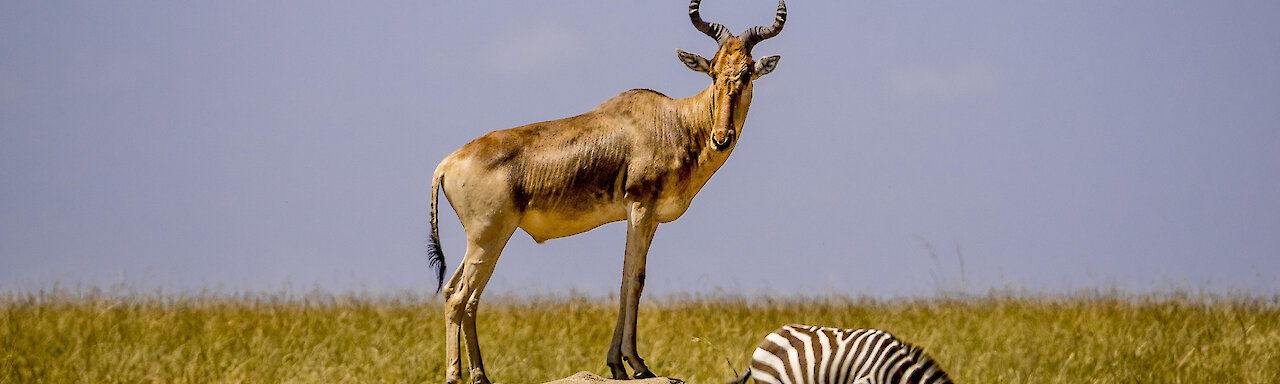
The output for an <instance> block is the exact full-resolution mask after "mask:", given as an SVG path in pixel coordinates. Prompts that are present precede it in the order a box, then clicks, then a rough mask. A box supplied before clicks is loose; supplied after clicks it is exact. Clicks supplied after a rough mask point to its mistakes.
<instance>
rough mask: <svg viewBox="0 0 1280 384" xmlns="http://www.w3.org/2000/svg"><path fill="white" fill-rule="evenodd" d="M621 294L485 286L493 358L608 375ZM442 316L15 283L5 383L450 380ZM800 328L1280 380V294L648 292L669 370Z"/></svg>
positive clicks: (648, 311)
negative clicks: (884, 296)
mask: <svg viewBox="0 0 1280 384" xmlns="http://www.w3.org/2000/svg"><path fill="white" fill-rule="evenodd" d="M616 305H617V304H616V303H615V302H614V301H612V300H609V299H607V298H587V297H581V296H562V297H521V298H512V297H497V296H495V297H490V298H487V299H486V301H485V302H484V303H483V304H482V306H481V312H480V318H479V327H480V330H481V344H482V346H483V347H484V348H485V349H484V352H485V355H484V358H485V364H486V367H487V368H488V370H489V372H490V374H491V375H492V376H493V378H495V379H497V380H498V381H499V382H504V383H510V384H525V383H541V382H544V381H549V380H553V379H557V378H561V377H566V376H569V375H571V374H573V373H575V372H578V371H583V370H588V371H592V372H595V373H597V374H601V375H606V374H607V372H608V369H607V368H606V367H605V365H604V355H605V351H606V350H607V349H608V346H609V339H610V336H611V335H612V333H611V332H612V327H613V324H614V321H615V316H616V312H615V311H616ZM442 315H443V311H442V305H441V303H440V302H439V300H438V299H437V298H436V297H432V296H422V295H416V294H407V293H406V294H400V295H382V296H378V295H328V294H318V293H316V294H301V295H299V294H277V293H261V294H179V295H173V294H124V295H122V294H110V293H102V292H100V291H92V290H91V291H90V292H89V293H68V292H56V293H7V294H5V293H0V381H3V382H12V383H38V382H50V383H63V382H84V383H112V382H126V383H135V382H165V383H184V382H200V383H204V382H214V383H218V382H252V383H260V382H307V383H329V382H360V383H366V382H368V383H381V382H394V383H400V382H440V381H441V380H442V379H443V369H444V363H443V353H444V343H443V340H442V339H443V336H444V320H443V318H442ZM788 323H807V324H819V325H829V326H839V327H849V328H855V327H871V328H880V329H885V330H888V331H890V332H893V333H894V334H896V335H898V336H899V337H901V338H903V339H905V340H907V341H910V342H912V343H915V344H918V345H921V346H923V347H925V349H926V350H927V351H928V352H929V353H931V354H932V355H933V356H934V357H935V358H936V359H937V360H938V361H939V362H941V364H942V365H943V367H945V368H946V369H947V370H948V371H949V373H950V374H951V375H952V377H953V378H954V379H956V381H957V382H960V383H1280V297H1256V296H1253V297H1246V296H1228V297H1222V296H1205V295H1191V294H1159V295H1146V296H1133V295H1123V294H1113V293H1082V294H1073V295H1059V296H1045V295H1035V294H1020V293H993V294H988V295H982V296H962V297H957V296H955V295H944V298H935V299H901V300H872V299H861V298H847V297H820V298H748V297H746V296H740V295H710V296H684V297H679V296H669V297H648V298H646V299H645V300H643V303H642V309H641V314H640V323H639V331H638V332H639V342H640V353H641V355H643V356H644V357H645V359H646V362H647V363H649V366H650V367H651V368H652V369H653V370H654V371H655V372H657V373H658V374H663V375H668V376H672V377H679V378H683V379H685V380H686V381H687V382H689V383H695V384H696V383H722V382H724V381H726V380H728V379H730V378H731V377H732V376H733V372H732V371H731V369H730V367H729V363H732V364H733V366H734V367H735V368H736V369H738V370H741V369H742V368H743V367H744V366H745V364H746V362H747V360H748V357H749V355H750V352H751V351H752V349H753V348H754V346H755V344H756V343H757V342H759V340H760V339H761V338H762V337H763V336H764V335H765V334H767V333H769V332H771V331H772V330H774V329H776V328H777V327H778V326H780V325H783V324H788ZM726 359H727V360H728V362H726Z"/></svg>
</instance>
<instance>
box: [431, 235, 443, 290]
mask: <svg viewBox="0 0 1280 384" xmlns="http://www.w3.org/2000/svg"><path fill="white" fill-rule="evenodd" d="M427 261H428V262H429V263H430V265H431V268H433V269H435V273H436V293H440V288H443V287H444V251H443V250H441V249H440V238H439V237H436V236H431V242H430V243H428V244H427Z"/></svg>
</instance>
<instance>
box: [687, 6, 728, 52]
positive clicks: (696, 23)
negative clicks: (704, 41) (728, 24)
mask: <svg viewBox="0 0 1280 384" xmlns="http://www.w3.org/2000/svg"><path fill="white" fill-rule="evenodd" d="M700 6H702V0H692V1H690V2H689V20H691V21H693V27H694V28H697V29H698V30H699V31H701V32H702V33H704V34H706V35H707V36H711V38H712V39H716V43H717V44H720V45H724V42H725V41H728V40H729V38H730V37H733V34H732V33H729V28H725V27H724V26H723V25H720V24H719V23H708V22H705V21H702V14H701V13H699V12H698V8H699V7H700Z"/></svg>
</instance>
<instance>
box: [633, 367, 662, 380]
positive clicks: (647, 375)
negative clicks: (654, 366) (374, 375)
mask: <svg viewBox="0 0 1280 384" xmlns="http://www.w3.org/2000/svg"><path fill="white" fill-rule="evenodd" d="M655 377H658V375H655V374H653V371H650V370H648V369H645V370H643V371H640V372H636V375H635V376H634V377H633V378H634V379H636V380H639V379H652V378H655Z"/></svg>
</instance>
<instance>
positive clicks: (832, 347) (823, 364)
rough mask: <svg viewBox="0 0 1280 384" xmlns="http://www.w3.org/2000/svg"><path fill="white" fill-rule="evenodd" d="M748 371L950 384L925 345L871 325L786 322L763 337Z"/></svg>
mask: <svg viewBox="0 0 1280 384" xmlns="http://www.w3.org/2000/svg"><path fill="white" fill-rule="evenodd" d="M750 374H751V376H752V377H753V378H755V380H756V382H757V383H771V384H843V383H855V384H863V383H866V384H897V383H903V384H905V383H912V384H914V383H922V384H923V383H930V384H944V383H945V384H950V383H951V379H950V378H949V377H947V374H946V372H943V371H942V368H941V367H940V366H938V364H937V363H936V362H934V361H933V358H931V357H929V355H928V354H925V353H924V350H923V349H921V348H919V347H916V346H913V345H911V344H908V343H906V342H903V341H901V340H898V338H896V337H894V336H893V335H891V334H889V333H888V332H885V331H881V330H876V329H837V328H826V327H815V326H809V325H787V326H784V327H782V328H779V329H778V330H777V331H774V332H773V333H771V334H769V335H768V336H765V339H764V341H762V342H760V346H759V347H757V348H756V350H755V353H754V354H752V356H751V367H750Z"/></svg>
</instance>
